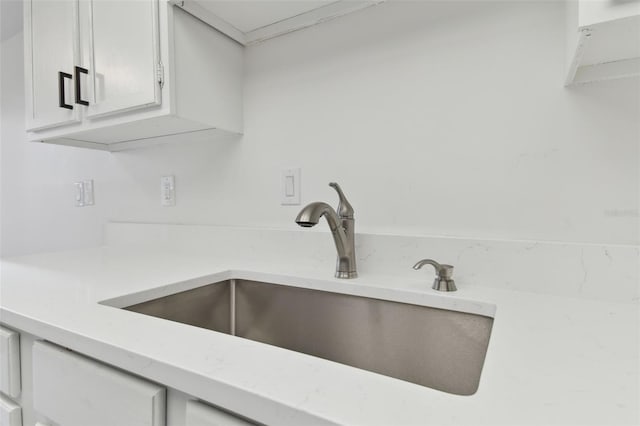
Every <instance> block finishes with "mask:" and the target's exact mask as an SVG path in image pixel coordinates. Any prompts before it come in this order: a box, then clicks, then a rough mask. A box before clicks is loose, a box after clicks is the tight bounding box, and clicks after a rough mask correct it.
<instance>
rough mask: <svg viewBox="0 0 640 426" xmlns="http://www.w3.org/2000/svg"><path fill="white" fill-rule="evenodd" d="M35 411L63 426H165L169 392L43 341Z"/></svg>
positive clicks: (36, 353) (37, 354) (36, 358)
mask: <svg viewBox="0 0 640 426" xmlns="http://www.w3.org/2000/svg"><path fill="white" fill-rule="evenodd" d="M33 406H34V409H35V411H36V413H37V414H38V415H40V416H43V417H45V418H46V419H48V420H50V421H51V422H53V423H55V424H57V425H60V426H87V425H91V426H114V425H127V426H138V425H139V426H164V425H165V415H166V413H165V411H166V389H165V388H164V387H161V386H158V385H156V384H153V383H150V382H147V381H146V380H142V379H140V378H137V377H134V376H131V375H129V374H126V373H124V372H122V371H120V370H117V369H115V368H113V367H109V366H107V365H104V364H102V363H100V362H97V361H94V360H92V359H89V358H86V357H84V356H82V355H78V354H76V353H74V352H71V351H69V350H66V349H64V348H61V347H59V346H56V345H52V344H50V343H47V342H42V341H37V342H35V343H34V345H33ZM43 423H47V422H46V421H44V422H43Z"/></svg>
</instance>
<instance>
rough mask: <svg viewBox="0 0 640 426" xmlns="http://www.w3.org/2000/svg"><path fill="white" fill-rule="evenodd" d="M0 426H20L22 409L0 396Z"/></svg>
mask: <svg viewBox="0 0 640 426" xmlns="http://www.w3.org/2000/svg"><path fill="white" fill-rule="evenodd" d="M0 426H22V409H21V408H20V406H18V405H17V404H15V403H14V402H13V401H11V400H10V399H9V398H6V397H4V396H2V395H1V394H0Z"/></svg>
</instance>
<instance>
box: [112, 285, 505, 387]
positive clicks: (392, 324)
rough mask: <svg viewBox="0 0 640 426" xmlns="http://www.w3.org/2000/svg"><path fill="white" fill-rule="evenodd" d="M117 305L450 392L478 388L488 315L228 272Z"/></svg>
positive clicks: (487, 340) (489, 330) (489, 326)
mask: <svg viewBox="0 0 640 426" xmlns="http://www.w3.org/2000/svg"><path fill="white" fill-rule="evenodd" d="M123 309H127V310H129V311H133V312H138V313H141V314H146V315H151V316H154V317H158V318H164V319H167V320H171V321H177V322H181V323H184V324H189V325H192V326H196V327H202V328H206V329H209V330H214V331H217V332H221V333H228V334H231V335H234V336H237V337H241V338H245V339H251V340H254V341H257V342H262V343H266V344H270V345H275V346H279V347H281V348H285V349H290V350H293V351H297V352H302V353H305V354H309V355H313V356H316V357H320V358H324V359H327V360H331V361H335V362H339V363H342V364H346V365H350V366H353V367H357V368H361V369H364V370H369V371H373V372H376V373H380V374H383V375H386V376H391V377H394V378H397V379H401V380H406V381H408V382H412V383H416V384H419V385H422V386H427V387H430V388H433V389H438V390H441V391H444V392H449V393H453V394H458V395H471V394H473V393H475V392H476V391H477V389H478V384H479V381H480V373H481V371H482V365H483V364H484V358H485V355H486V352H487V345H488V344H489V336H490V334H491V327H492V325H493V318H490V317H486V316H482V315H477V314H470V313H464V312H457V311H449V310H443V309H437V308H432V307H427V306H419V305H412V304H406V303H399V302H393V301H388V300H379V299H372V298H367V297H361V296H353V295H348V294H341V293H332V292H327V291H319V290H311V289H306V288H299V287H292V286H286V285H280V284H270V283H264V282H256V281H249V280H241V279H233V280H227V281H222V282H218V283H214V284H209V285H205V286H202V287H198V288H195V289H192V290H187V291H183V292H180V293H176V294H172V295H169V296H164V297H160V298H157V299H154V300H149V301H146V302H143V303H139V304H135V305H131V306H127V307H125V308H123Z"/></svg>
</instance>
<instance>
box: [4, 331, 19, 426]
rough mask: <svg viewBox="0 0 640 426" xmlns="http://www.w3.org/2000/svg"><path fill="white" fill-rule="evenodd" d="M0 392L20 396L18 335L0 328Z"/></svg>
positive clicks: (13, 396)
mask: <svg viewBox="0 0 640 426" xmlns="http://www.w3.org/2000/svg"><path fill="white" fill-rule="evenodd" d="M0 392H3V393H5V394H7V395H9V396H10V397H12V398H16V397H17V396H18V395H20V335H19V334H18V333H17V332H16V331H13V330H9V329H6V328H4V327H0ZM0 426H2V425H1V424H0Z"/></svg>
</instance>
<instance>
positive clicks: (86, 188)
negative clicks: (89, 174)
mask: <svg viewBox="0 0 640 426" xmlns="http://www.w3.org/2000/svg"><path fill="white" fill-rule="evenodd" d="M82 197H83V202H84V205H85V206H93V205H94V204H95V203H94V197H93V180H91V179H89V180H83V181H82Z"/></svg>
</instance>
